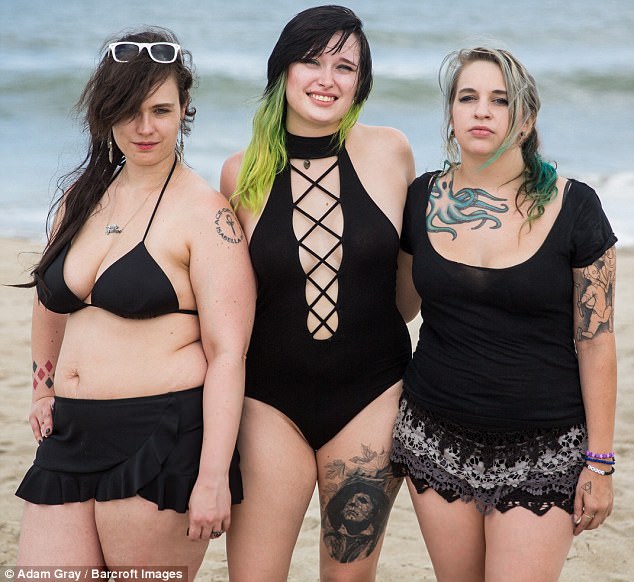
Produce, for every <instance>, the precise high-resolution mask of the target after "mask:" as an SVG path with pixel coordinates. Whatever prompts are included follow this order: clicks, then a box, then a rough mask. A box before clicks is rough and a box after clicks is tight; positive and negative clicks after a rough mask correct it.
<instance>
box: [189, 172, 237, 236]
mask: <svg viewBox="0 0 634 582" xmlns="http://www.w3.org/2000/svg"><path fill="white" fill-rule="evenodd" d="M180 189H181V192H180V194H179V199H180V200H181V203H180V204H179V206H180V208H181V210H182V213H183V215H184V217H185V218H186V220H187V221H191V223H192V224H196V223H199V222H200V221H201V220H202V221H208V217H209V214H210V213H211V212H215V211H217V210H220V209H221V208H225V207H227V206H229V202H228V201H227V199H226V198H225V197H224V196H223V195H222V194H221V193H220V192H219V191H218V190H216V189H215V188H213V187H212V186H211V185H210V184H209V183H208V182H207V181H206V180H205V179H203V178H202V176H200V175H199V174H197V173H196V172H194V171H193V170H189V169H188V170H187V172H186V174H185V175H184V176H183V179H182V182H181V183H180Z"/></svg>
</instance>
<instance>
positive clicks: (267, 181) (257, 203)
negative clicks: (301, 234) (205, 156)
mask: <svg viewBox="0 0 634 582" xmlns="http://www.w3.org/2000/svg"><path fill="white" fill-rule="evenodd" d="M337 33H340V34H341V37H340V38H339V39H338V41H337V43H336V44H335V46H334V47H330V49H328V43H329V42H330V40H331V39H332V37H333V36H334V35H335V34H337ZM353 34H354V35H355V36H356V38H357V39H358V47H359V64H358V69H357V79H356V82H357V88H356V91H355V96H354V100H353V102H352V106H351V107H350V108H349V109H348V111H347V112H346V114H345V115H344V116H343V118H342V119H341V121H340V123H339V128H338V130H337V133H336V137H335V139H336V141H337V144H338V146H339V148H341V147H343V143H344V141H345V139H346V136H347V135H348V132H349V131H350V129H351V128H352V127H353V126H354V124H355V123H356V122H357V119H358V118H359V114H360V113H361V108H362V107H363V104H364V103H365V101H366V99H367V98H368V96H369V94H370V89H371V88H372V56H371V54H370V46H369V44H368V39H367V38H366V36H365V33H364V32H363V23H362V22H361V20H360V19H359V18H357V16H356V15H355V13H354V12H352V10H350V9H349V8H344V7H343V6H334V5H328V6H317V7H315V8H309V9H308V10H304V11H303V12H300V13H299V14H297V15H296V16H295V17H294V18H292V19H291V20H290V21H289V22H288V24H287V25H286V26H285V27H284V29H283V30H282V33H281V34H280V37H279V39H278V41H277V43H276V44H275V46H274V47H273V52H272V53H271V56H270V57H269V62H268V71H267V79H268V80H267V85H266V88H265V89H264V94H263V96H262V103H261V105H260V107H259V108H258V110H257V111H256V112H255V115H254V117H253V133H252V136H251V141H250V143H249V145H248V146H247V148H246V150H245V152H244V156H243V159H242V166H241V168H240V173H239V174H238V183H237V186H236V191H235V192H234V195H233V196H234V198H233V200H234V204H235V205H236V206H238V205H240V204H242V205H244V206H245V207H246V208H248V209H249V210H251V211H252V212H256V213H258V212H260V210H261V209H262V206H263V205H264V199H265V197H266V195H267V193H268V192H269V190H270V189H271V186H272V184H273V181H274V179H275V176H276V175H277V174H278V173H279V172H281V171H282V168H284V166H285V165H286V163H287V161H288V158H287V154H286V146H285V143H286V135H285V132H286V130H285V127H284V125H285V120H286V105H287V104H286V74H287V71H288V67H289V66H290V65H292V64H293V63H297V62H302V61H306V60H309V59H312V58H314V57H318V56H319V55H321V54H323V52H324V51H325V50H326V49H328V50H329V51H330V52H332V53H337V52H339V51H341V49H342V48H343V46H344V44H345V43H346V41H347V40H348V39H349V38H350V36H351V35H353Z"/></svg>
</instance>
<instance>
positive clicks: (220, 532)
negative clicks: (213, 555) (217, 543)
mask: <svg viewBox="0 0 634 582" xmlns="http://www.w3.org/2000/svg"><path fill="white" fill-rule="evenodd" d="M223 533H225V532H224V531H223V530H219V531H212V532H211V537H212V538H214V539H215V538H219V537H220V536H221V535H222V534H223Z"/></svg>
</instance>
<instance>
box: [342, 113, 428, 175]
mask: <svg viewBox="0 0 634 582" xmlns="http://www.w3.org/2000/svg"><path fill="white" fill-rule="evenodd" d="M346 147H347V149H348V152H349V153H350V157H351V158H352V160H353V162H354V163H355V166H356V167H357V168H358V169H359V170H361V172H362V173H364V174H367V175H368V176H370V177H371V180H372V181H373V182H376V180H377V179H378V177H377V175H376V174H377V173H379V174H382V175H385V174H386V172H385V168H386V167H389V168H390V172H389V174H390V175H391V178H392V179H393V180H397V181H399V182H400V183H405V186H407V185H408V184H410V183H411V182H412V181H413V180H414V178H415V177H416V169H415V164H414V154H413V153H412V148H411V146H410V145H409V141H408V139H407V137H406V136H405V134H404V133H403V132H402V131H399V130H398V129H394V128H393V127H383V126H373V125H363V124H359V123H357V125H355V126H354V127H353V128H352V129H351V130H350V134H349V136H348V139H347V140H346Z"/></svg>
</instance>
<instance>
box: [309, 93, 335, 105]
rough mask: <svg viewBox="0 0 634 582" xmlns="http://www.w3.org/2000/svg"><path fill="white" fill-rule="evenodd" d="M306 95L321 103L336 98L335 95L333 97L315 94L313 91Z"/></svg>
mask: <svg viewBox="0 0 634 582" xmlns="http://www.w3.org/2000/svg"><path fill="white" fill-rule="evenodd" d="M308 96H309V97H310V98H311V99H315V101H321V102H322V103H331V102H333V101H334V100H335V99H336V97H333V96H332V95H317V94H315V93H309V94H308Z"/></svg>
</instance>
